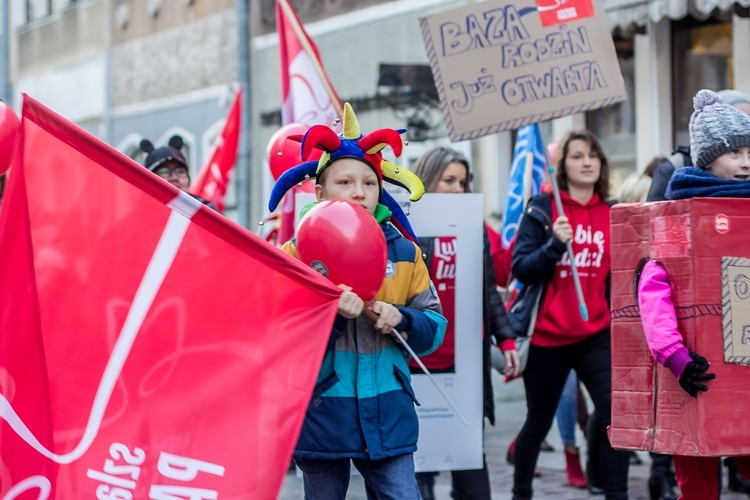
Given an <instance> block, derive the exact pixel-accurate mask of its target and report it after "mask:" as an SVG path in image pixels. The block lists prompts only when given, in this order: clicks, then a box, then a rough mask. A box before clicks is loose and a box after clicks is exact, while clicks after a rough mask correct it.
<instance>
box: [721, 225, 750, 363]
mask: <svg viewBox="0 0 750 500" xmlns="http://www.w3.org/2000/svg"><path fill="white" fill-rule="evenodd" d="M728 222H729V219H727V225H726V226H725V227H726V229H727V231H728V230H729V224H728ZM748 276H750V259H744V258H741V257H724V258H723V259H722V260H721V306H722V316H721V317H722V323H723V327H724V361H726V362H727V363H737V364H738V365H750V303H749V302H748V300H747V299H748V298H750V278H748Z"/></svg>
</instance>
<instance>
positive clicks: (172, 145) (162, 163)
mask: <svg viewBox="0 0 750 500" xmlns="http://www.w3.org/2000/svg"><path fill="white" fill-rule="evenodd" d="M183 145H184V141H183V140H182V137H180V136H179V135H173V136H172V137H170V138H169V142H168V143H167V145H166V146H162V147H160V148H154V145H153V143H152V142H151V141H149V140H148V139H143V140H142V141H141V144H140V148H141V150H142V151H144V152H145V153H146V161H145V163H144V165H145V167H146V168H147V169H149V170H150V171H152V172H153V173H155V174H156V175H158V176H159V177H161V178H162V179H164V180H165V181H167V182H169V183H170V184H172V185H173V186H174V187H176V188H178V189H180V190H181V191H184V192H186V193H187V192H188V188H189V187H190V169H189V168H188V164H187V161H186V160H185V155H183V154H182V151H180V150H181V149H182V146H183ZM188 194H190V196H192V197H193V198H195V199H196V200H198V201H200V202H201V203H203V204H204V205H206V206H207V207H209V208H213V209H214V210H216V207H215V206H214V204H213V203H211V202H210V201H208V200H206V199H204V198H201V197H200V196H196V195H194V194H192V193H188Z"/></svg>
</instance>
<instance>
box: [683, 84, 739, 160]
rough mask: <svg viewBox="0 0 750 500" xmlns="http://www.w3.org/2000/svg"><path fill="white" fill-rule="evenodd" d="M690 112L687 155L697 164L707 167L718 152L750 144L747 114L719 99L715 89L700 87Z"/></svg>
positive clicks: (717, 155) (721, 152)
mask: <svg viewBox="0 0 750 500" xmlns="http://www.w3.org/2000/svg"><path fill="white" fill-rule="evenodd" d="M693 108H694V109H695V111H694V112H693V114H692V115H691V116H690V127H689V130H690V156H691V157H692V159H693V163H694V164H695V166H696V167H698V168H702V169H704V170H705V169H706V167H707V166H708V165H709V164H710V163H711V162H712V161H714V160H715V159H716V158H718V157H719V156H721V155H723V154H725V153H728V152H729V151H732V150H733V149H737V148H741V147H750V116H748V115H747V114H746V113H744V112H742V111H740V110H739V109H737V108H735V107H734V106H731V105H729V104H727V103H725V102H724V101H722V100H721V98H720V97H719V95H718V94H717V93H716V92H713V91H711V90H706V89H703V90H699V91H698V93H697V94H695V97H693Z"/></svg>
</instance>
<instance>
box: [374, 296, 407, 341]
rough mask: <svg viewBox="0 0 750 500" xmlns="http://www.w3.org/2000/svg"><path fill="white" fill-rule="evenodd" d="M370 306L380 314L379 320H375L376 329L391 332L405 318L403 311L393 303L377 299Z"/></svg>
mask: <svg viewBox="0 0 750 500" xmlns="http://www.w3.org/2000/svg"><path fill="white" fill-rule="evenodd" d="M368 308H369V309H370V310H371V311H372V312H374V313H375V314H377V315H378V320H377V321H376V322H375V329H376V330H380V331H381V332H382V333H391V331H393V329H394V328H395V327H396V326H398V324H399V323H401V320H402V319H403V316H402V315H401V311H399V310H398V308H397V307H396V306H394V305H393V304H389V303H387V302H381V301H379V300H376V301H375V302H374V303H373V304H372V306H368Z"/></svg>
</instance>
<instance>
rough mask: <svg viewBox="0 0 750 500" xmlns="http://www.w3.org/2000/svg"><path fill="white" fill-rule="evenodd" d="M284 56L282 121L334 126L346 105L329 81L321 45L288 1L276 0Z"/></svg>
mask: <svg viewBox="0 0 750 500" xmlns="http://www.w3.org/2000/svg"><path fill="white" fill-rule="evenodd" d="M276 31H277V32H278V34H279V55H280V57H281V61H280V62H281V99H282V108H281V121H282V124H283V125H286V124H288V123H302V124H304V125H316V124H319V123H323V124H327V125H331V124H332V123H333V122H334V120H336V118H338V117H339V114H340V112H341V110H342V109H343V104H342V102H341V99H340V98H339V96H338V94H336V91H335V90H334V88H333V85H331V82H330V81H329V80H328V76H327V75H326V72H325V70H324V69H323V63H322V62H321V60H320V54H319V53H318V47H317V46H316V45H315V42H314V41H313V40H312V38H310V37H309V36H308V34H307V32H305V28H304V26H302V23H301V22H300V20H299V17H297V13H296V12H295V11H294V7H292V5H291V3H290V2H289V0H276Z"/></svg>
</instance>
